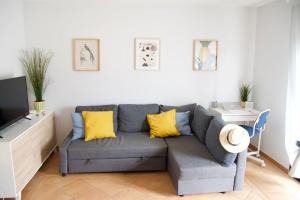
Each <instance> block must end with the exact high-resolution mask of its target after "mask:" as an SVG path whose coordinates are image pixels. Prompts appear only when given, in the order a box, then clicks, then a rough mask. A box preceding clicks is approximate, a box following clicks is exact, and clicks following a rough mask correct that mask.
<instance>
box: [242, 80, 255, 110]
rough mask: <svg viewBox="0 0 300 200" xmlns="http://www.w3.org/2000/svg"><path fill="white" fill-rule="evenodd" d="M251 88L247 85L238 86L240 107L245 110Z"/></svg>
mask: <svg viewBox="0 0 300 200" xmlns="http://www.w3.org/2000/svg"><path fill="white" fill-rule="evenodd" d="M251 90H252V87H251V85H250V84H249V83H242V84H241V86H240V99H241V107H242V108H245V105H246V103H247V102H248V100H249V95H250V93H251Z"/></svg>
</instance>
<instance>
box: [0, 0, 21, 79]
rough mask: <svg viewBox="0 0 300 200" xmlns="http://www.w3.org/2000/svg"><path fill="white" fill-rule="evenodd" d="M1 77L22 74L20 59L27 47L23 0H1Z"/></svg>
mask: <svg viewBox="0 0 300 200" xmlns="http://www.w3.org/2000/svg"><path fill="white" fill-rule="evenodd" d="M0 44H1V45H0V78H6V77H12V76H18V75H21V74H22V70H21V67H20V66H21V65H20V63H19V60H18V56H19V55H20V50H21V49H22V48H24V47H25V38H24V17H23V1H22V0H0Z"/></svg>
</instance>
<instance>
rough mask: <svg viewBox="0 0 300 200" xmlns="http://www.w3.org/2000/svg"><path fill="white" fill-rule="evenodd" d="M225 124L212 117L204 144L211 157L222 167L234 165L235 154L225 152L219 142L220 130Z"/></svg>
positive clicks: (219, 119)
mask: <svg viewBox="0 0 300 200" xmlns="http://www.w3.org/2000/svg"><path fill="white" fill-rule="evenodd" d="M225 125H226V123H225V122H224V121H223V120H222V119H221V118H219V117H214V118H213V119H212V120H211V122H210V124H209V127H208V129H207V133H206V137H205V142H206V146H207V149H208V151H209V152H210V153H211V155H212V156H213V157H214V158H215V159H216V160H217V161H218V162H219V163H220V164H221V165H223V166H230V165H232V164H233V163H234V161H235V159H236V156H237V154H236V153H230V152H228V151H226V150H225V149H224V148H223V147H222V145H221V143H220V140H219V135H220V132H221V129H222V128H223V127H224V126H225Z"/></svg>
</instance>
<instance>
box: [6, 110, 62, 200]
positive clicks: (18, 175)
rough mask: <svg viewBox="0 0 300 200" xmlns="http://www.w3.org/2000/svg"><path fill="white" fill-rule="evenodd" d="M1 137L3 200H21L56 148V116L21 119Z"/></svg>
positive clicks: (49, 113)
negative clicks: (29, 183) (23, 193)
mask: <svg viewBox="0 0 300 200" xmlns="http://www.w3.org/2000/svg"><path fill="white" fill-rule="evenodd" d="M0 135H1V136H2V137H3V138H2V139H0V198H2V197H6V198H8V197H9V198H16V199H17V200H20V199H21V191H22V190H23V189H24V187H25V186H26V185H27V183H28V182H29V181H30V180H31V179H32V177H33V176H34V175H35V173H36V172H37V171H38V170H39V168H40V167H41V166H42V164H43V163H44V161H45V160H46V159H47V158H48V156H49V155H50V154H51V153H52V151H54V150H55V148H56V146H57V143H56V136H55V123H54V113H53V112H46V113H45V114H44V115H39V116H33V117H32V119H31V120H28V119H21V120H20V121H18V122H16V123H15V124H13V125H12V126H10V127H7V128H6V129H4V130H1V131H0Z"/></svg>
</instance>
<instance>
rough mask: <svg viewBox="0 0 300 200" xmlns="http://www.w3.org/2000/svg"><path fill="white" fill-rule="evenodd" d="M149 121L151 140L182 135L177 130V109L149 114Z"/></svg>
mask: <svg viewBox="0 0 300 200" xmlns="http://www.w3.org/2000/svg"><path fill="white" fill-rule="evenodd" d="M147 120H148V123H149V126H150V138H155V137H169V136H179V135H180V133H179V131H178V130H177V128H176V110H175V109H173V110H170V111H168V112H162V113H160V114H148V115H147Z"/></svg>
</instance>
